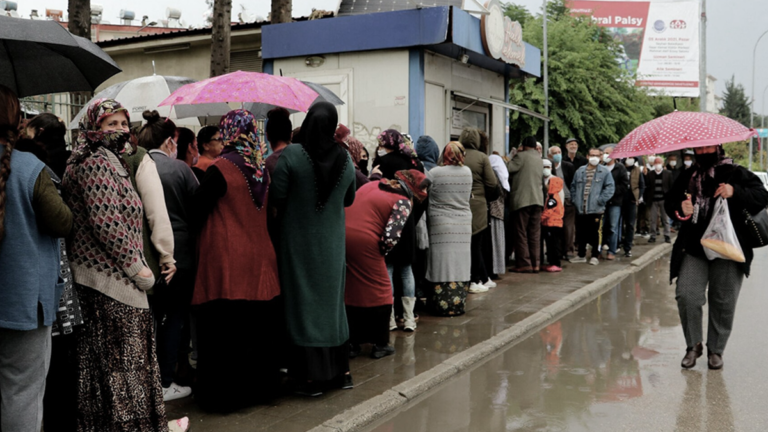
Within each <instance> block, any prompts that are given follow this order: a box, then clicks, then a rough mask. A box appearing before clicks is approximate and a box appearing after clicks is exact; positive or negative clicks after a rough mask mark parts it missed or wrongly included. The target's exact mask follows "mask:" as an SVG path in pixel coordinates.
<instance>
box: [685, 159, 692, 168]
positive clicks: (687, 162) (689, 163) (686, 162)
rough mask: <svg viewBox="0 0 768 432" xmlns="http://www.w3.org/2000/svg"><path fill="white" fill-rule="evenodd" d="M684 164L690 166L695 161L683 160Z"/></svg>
mask: <svg viewBox="0 0 768 432" xmlns="http://www.w3.org/2000/svg"><path fill="white" fill-rule="evenodd" d="M683 164H685V166H686V167H689V166H691V165H693V161H691V160H687V161H683Z"/></svg>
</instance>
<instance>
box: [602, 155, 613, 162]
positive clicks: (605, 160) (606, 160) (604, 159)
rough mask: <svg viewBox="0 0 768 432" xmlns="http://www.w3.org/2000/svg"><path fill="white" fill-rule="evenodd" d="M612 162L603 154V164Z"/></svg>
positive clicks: (609, 157) (608, 156) (609, 156)
mask: <svg viewBox="0 0 768 432" xmlns="http://www.w3.org/2000/svg"><path fill="white" fill-rule="evenodd" d="M612 160H613V159H611V155H607V154H604V155H603V162H605V163H609V162H610V161H612Z"/></svg>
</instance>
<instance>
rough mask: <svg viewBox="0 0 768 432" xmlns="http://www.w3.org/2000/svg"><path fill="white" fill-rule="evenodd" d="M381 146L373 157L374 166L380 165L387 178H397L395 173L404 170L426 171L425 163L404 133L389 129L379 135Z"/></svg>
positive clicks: (382, 173) (383, 174) (384, 176)
mask: <svg viewBox="0 0 768 432" xmlns="http://www.w3.org/2000/svg"><path fill="white" fill-rule="evenodd" d="M377 141H378V143H379V147H378V148H377V150H376V157H374V158H373V167H374V168H375V167H378V168H379V170H380V171H381V176H382V177H383V178H385V179H389V180H391V179H393V178H395V173H396V172H398V171H402V170H409V169H415V170H418V171H421V172H424V165H423V164H422V163H421V161H420V160H419V158H418V156H417V154H416V152H415V151H413V149H412V148H411V147H408V145H407V144H406V143H405V138H404V137H403V135H402V134H401V133H400V132H398V131H396V130H394V129H387V130H385V131H384V132H382V133H380V134H379V136H378V137H377Z"/></svg>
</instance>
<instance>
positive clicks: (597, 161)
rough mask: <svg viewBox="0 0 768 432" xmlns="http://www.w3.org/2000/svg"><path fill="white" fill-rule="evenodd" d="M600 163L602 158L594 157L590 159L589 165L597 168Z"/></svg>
mask: <svg viewBox="0 0 768 432" xmlns="http://www.w3.org/2000/svg"><path fill="white" fill-rule="evenodd" d="M599 163H600V158H599V157H597V156H592V157H590V158H589V164H590V165H592V166H597V164H599Z"/></svg>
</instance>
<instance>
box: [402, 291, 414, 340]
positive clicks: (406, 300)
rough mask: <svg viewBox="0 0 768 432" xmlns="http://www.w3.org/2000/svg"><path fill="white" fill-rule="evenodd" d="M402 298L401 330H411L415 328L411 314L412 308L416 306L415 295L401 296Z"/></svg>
mask: <svg viewBox="0 0 768 432" xmlns="http://www.w3.org/2000/svg"><path fill="white" fill-rule="evenodd" d="M402 300H403V319H404V320H405V323H404V324H403V331H407V332H412V331H414V330H416V319H415V317H414V316H413V308H414V306H416V297H402Z"/></svg>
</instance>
